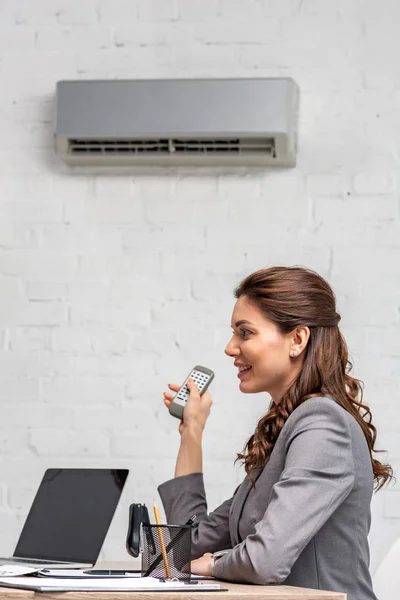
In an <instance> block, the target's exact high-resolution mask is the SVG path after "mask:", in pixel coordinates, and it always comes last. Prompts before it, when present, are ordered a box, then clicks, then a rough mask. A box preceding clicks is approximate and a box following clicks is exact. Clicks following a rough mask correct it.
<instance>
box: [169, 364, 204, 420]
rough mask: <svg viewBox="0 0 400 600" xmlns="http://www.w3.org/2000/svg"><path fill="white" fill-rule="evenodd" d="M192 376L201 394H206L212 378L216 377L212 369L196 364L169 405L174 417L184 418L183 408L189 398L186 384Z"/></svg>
mask: <svg viewBox="0 0 400 600" xmlns="http://www.w3.org/2000/svg"><path fill="white" fill-rule="evenodd" d="M189 378H192V379H193V381H194V382H195V383H196V384H197V387H198V388H199V394H200V396H201V395H202V394H204V392H205V391H206V389H207V388H208V386H209V385H210V383H211V382H212V380H213V379H214V373H213V371H211V369H207V368H206V367H201V366H200V365H196V366H195V367H193V369H192V371H191V372H190V373H189V375H188V376H187V377H186V379H185V381H184V382H183V384H182V386H181V388H180V389H179V391H178V392H177V393H176V394H175V396H174V398H173V400H172V402H171V404H170V405H169V412H170V414H171V415H172V416H173V417H176V418H177V419H183V409H184V408H185V405H186V402H187V399H188V398H189V389H188V387H187V386H186V383H187V380H188V379H189Z"/></svg>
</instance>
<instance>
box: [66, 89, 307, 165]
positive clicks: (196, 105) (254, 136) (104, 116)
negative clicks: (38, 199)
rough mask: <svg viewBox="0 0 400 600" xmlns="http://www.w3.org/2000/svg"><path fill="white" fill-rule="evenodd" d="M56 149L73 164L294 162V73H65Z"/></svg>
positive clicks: (271, 163) (253, 163)
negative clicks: (79, 76)
mask: <svg viewBox="0 0 400 600" xmlns="http://www.w3.org/2000/svg"><path fill="white" fill-rule="evenodd" d="M56 96H57V98H56V100H57V106H56V118H55V149H56V152H57V154H58V155H59V156H60V158H61V159H62V160H63V161H64V162H65V163H67V164H69V165H92V166H104V167H106V166H108V167H112V166H127V167H129V166H140V165H161V166H167V165H171V166H175V165H176V166H178V165H199V166H206V167H207V166H213V165H221V166H224V165H238V166H239V165H243V166H267V165H274V166H287V167H292V166H294V165H295V162H296V131H297V115H298V87H297V85H296V83H295V82H294V81H293V80H292V79H290V78H264V79H262V78H260V79H162V80H107V81H100V80H99V81H96V80H92V81H59V82H58V83H57V92H56Z"/></svg>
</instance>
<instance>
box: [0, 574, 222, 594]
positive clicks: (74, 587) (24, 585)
mask: <svg viewBox="0 0 400 600" xmlns="http://www.w3.org/2000/svg"><path fill="white" fill-rule="evenodd" d="M0 586H5V587H13V588H19V589H27V590H33V591H38V592H69V591H77V592H92V591H93V592H108V591H113V592H127V591H137V592H146V591H149V592H150V591H156V592H157V591H162V590H165V591H186V590H198V591H209V590H219V589H220V585H219V584H217V583H201V582H186V581H165V582H164V581H160V580H159V579H156V578H155V577H138V578H133V577H126V578H124V577H121V578H112V579H111V578H102V579H96V578H93V577H90V578H87V579H67V578H66V579H62V578H58V577H57V578H55V577H54V578H52V577H1V578H0Z"/></svg>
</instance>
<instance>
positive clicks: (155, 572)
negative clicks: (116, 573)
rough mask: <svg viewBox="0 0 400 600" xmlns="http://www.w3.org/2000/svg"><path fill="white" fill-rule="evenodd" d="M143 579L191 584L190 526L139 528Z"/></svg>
mask: <svg viewBox="0 0 400 600" xmlns="http://www.w3.org/2000/svg"><path fill="white" fill-rule="evenodd" d="M142 548H143V551H142V576H146V577H147V576H150V577H160V578H166V579H172V578H174V579H180V580H190V560H191V549H192V526H191V525H153V524H151V525H150V524H149V525H147V524H144V523H143V525H142Z"/></svg>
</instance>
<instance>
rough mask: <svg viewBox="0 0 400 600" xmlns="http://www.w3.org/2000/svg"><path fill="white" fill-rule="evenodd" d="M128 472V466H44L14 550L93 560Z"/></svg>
mask: <svg viewBox="0 0 400 600" xmlns="http://www.w3.org/2000/svg"><path fill="white" fill-rule="evenodd" d="M128 472H129V471H128V470H127V469H116V470H112V469H48V470H47V471H46V472H45V474H44V477H43V480H42V482H41V484H40V487H39V489H38V491H37V493H36V496H35V499H34V501H33V504H32V507H31V509H30V511H29V514H28V517H27V519H26V522H25V525H24V527H23V529H22V532H21V535H20V538H19V540H18V543H17V547H16V548H15V552H14V556H18V557H22V558H43V559H45V560H48V561H49V562H50V561H54V560H61V561H67V562H85V563H86V562H87V563H92V564H94V563H95V562H96V560H97V557H98V555H99V553H100V550H101V547H102V545H103V542H104V539H105V537H106V534H107V531H108V528H109V526H110V524H111V520H112V518H113V515H114V512H115V509H116V507H117V504H118V501H119V499H120V496H121V492H122V490H123V487H124V485H125V482H126V479H127V477H128Z"/></svg>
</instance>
